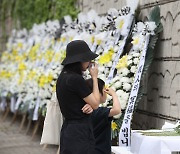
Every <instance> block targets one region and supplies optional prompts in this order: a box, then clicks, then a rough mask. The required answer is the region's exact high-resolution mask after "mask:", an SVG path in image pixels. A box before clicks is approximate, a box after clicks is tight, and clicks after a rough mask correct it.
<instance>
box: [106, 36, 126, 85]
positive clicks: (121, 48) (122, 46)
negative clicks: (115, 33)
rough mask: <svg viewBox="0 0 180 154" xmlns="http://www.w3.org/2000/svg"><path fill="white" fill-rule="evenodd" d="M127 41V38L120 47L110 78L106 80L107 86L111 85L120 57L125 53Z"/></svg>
mask: <svg viewBox="0 0 180 154" xmlns="http://www.w3.org/2000/svg"><path fill="white" fill-rule="evenodd" d="M126 39H127V36H126V37H125V38H124V39H123V41H122V44H121V45H120V47H119V50H118V53H117V54H116V57H115V59H114V61H113V64H112V67H111V70H110V73H109V76H108V78H107V80H106V85H108V84H109V83H110V81H111V80H112V79H113V75H114V70H115V68H116V65H117V63H118V62H119V57H120V56H121V53H122V52H123V49H124V45H125V43H126Z"/></svg>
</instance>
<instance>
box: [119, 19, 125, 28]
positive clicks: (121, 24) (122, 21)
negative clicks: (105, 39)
mask: <svg viewBox="0 0 180 154" xmlns="http://www.w3.org/2000/svg"><path fill="white" fill-rule="evenodd" d="M123 25H124V20H121V21H120V23H119V28H120V29H122V28H123Z"/></svg>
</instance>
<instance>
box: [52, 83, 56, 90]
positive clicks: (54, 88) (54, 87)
mask: <svg viewBox="0 0 180 154" xmlns="http://www.w3.org/2000/svg"><path fill="white" fill-rule="evenodd" d="M52 91H53V92H55V91H56V84H55V85H54V86H53V88H52Z"/></svg>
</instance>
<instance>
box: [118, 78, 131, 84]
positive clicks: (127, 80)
mask: <svg viewBox="0 0 180 154" xmlns="http://www.w3.org/2000/svg"><path fill="white" fill-rule="evenodd" d="M120 81H121V82H123V83H129V82H130V79H129V78H128V77H122V78H121V79H120Z"/></svg>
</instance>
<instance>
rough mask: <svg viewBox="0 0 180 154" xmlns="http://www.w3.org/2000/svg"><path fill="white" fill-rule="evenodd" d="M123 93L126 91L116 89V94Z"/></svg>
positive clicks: (120, 94) (119, 95)
mask: <svg viewBox="0 0 180 154" xmlns="http://www.w3.org/2000/svg"><path fill="white" fill-rule="evenodd" d="M123 93H124V91H123V90H120V89H119V90H117V91H116V94H117V96H118V97H121V96H122V95H123Z"/></svg>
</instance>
